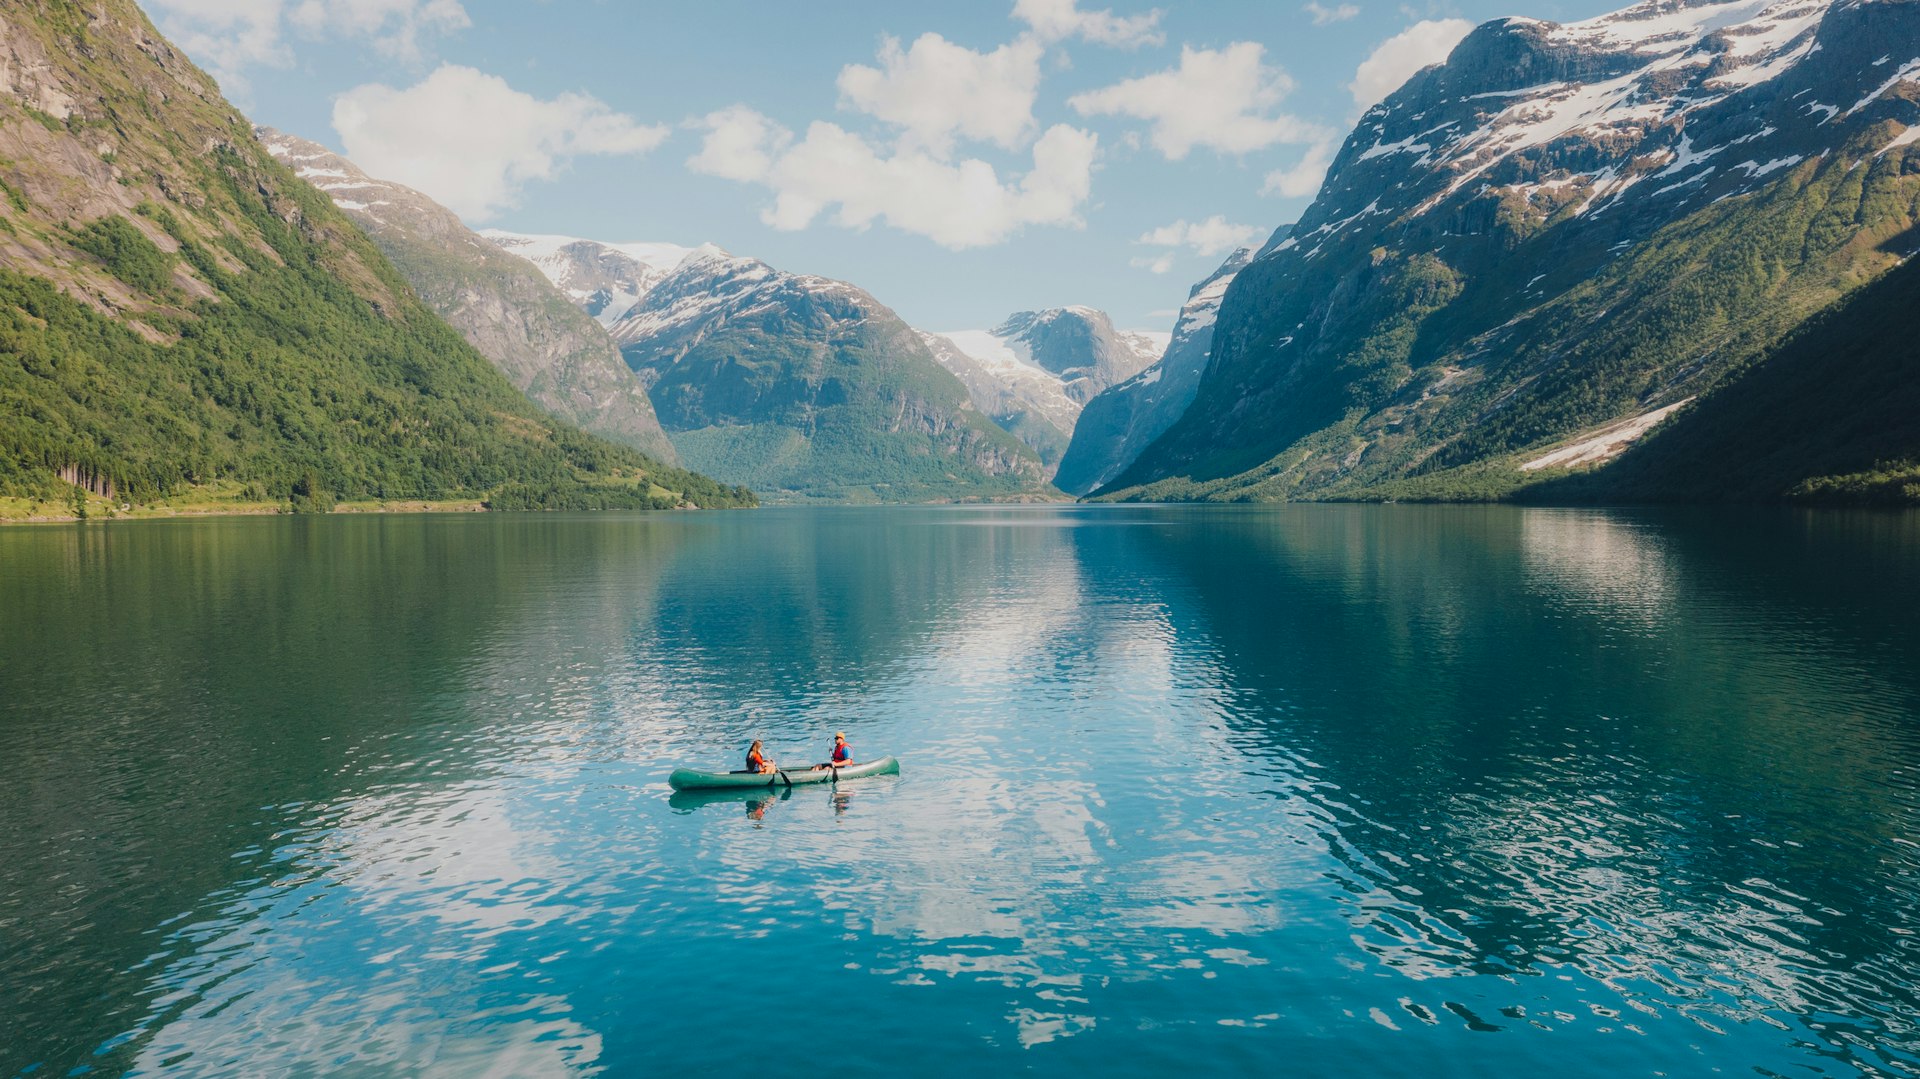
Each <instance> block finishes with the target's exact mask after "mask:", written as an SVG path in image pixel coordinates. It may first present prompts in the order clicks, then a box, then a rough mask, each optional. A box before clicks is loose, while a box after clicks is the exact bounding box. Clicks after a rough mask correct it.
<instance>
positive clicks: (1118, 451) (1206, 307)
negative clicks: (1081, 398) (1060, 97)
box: [1053, 226, 1290, 495]
mask: <svg viewBox="0 0 1920 1079" xmlns="http://www.w3.org/2000/svg"><path fill="white" fill-rule="evenodd" d="M1288 228H1290V226H1283V227H1282V228H1281V229H1280V231H1279V232H1278V233H1276V234H1275V235H1276V237H1279V238H1284V236H1285V234H1286V232H1287V230H1288ZM1275 242H1278V239H1276V241H1275ZM1252 260H1253V250H1252V249H1251V248H1245V247H1243V248H1241V249H1240V250H1238V251H1235V252H1234V253H1233V254H1231V255H1229V256H1227V261H1226V262H1224V263H1222V264H1221V265H1220V268H1219V269H1217V270H1215V271H1213V273H1212V274H1211V275H1210V276H1208V277H1207V279H1206V280H1204V281H1202V282H1200V283H1199V284H1197V285H1195V286H1193V290H1192V291H1191V292H1189V293H1188V294H1187V302H1186V305H1185V306H1184V307H1182V308H1181V309H1180V317H1179V319H1178V321H1176V322H1175V323H1174V326H1173V338H1172V340H1171V341H1170V342H1169V343H1168V344H1167V346H1166V349H1165V354H1164V355H1163V356H1162V357H1161V358H1160V361H1159V362H1158V363H1156V364H1154V365H1153V366H1151V367H1148V368H1147V369H1146V370H1144V371H1142V372H1140V373H1139V374H1137V375H1134V376H1133V377H1132V378H1129V379H1127V380H1126V381H1124V382H1121V383H1118V384H1116V385H1113V386H1110V387H1108V388H1107V389H1105V390H1103V391H1101V392H1100V394H1099V395H1098V396H1096V397H1094V398H1093V400H1091V401H1088V402H1087V407H1086V408H1085V409H1084V410H1082V411H1081V413H1080V421H1079V423H1078V424H1077V425H1075V427H1074V428H1073V441H1072V442H1071V444H1070V445H1068V447H1067V450H1066V453H1065V455H1064V456H1062V457H1061V458H1060V466H1059V469H1058V471H1057V472H1056V473H1055V474H1054V477H1053V482H1054V485H1055V486H1057V487H1059V488H1060V489H1061V490H1062V491H1065V492H1067V493H1068V494H1073V495H1084V494H1087V493H1089V492H1091V491H1093V490H1095V489H1097V488H1099V487H1101V486H1102V485H1104V484H1106V483H1107V482H1108V481H1110V480H1112V479H1113V478H1114V477H1115V476H1118V475H1119V474H1120V473H1121V472H1122V471H1124V470H1125V469H1126V467H1127V466H1128V465H1130V464H1132V463H1133V462H1134V460H1135V459H1136V458H1138V457H1139V456H1140V454H1141V452H1142V451H1144V450H1145V449H1146V448H1147V446H1149V445H1150V444H1152V442H1153V440H1154V439H1156V438H1159V437H1160V436H1161V435H1162V434H1164V433H1166V430H1167V428H1169V427H1171V426H1173V424H1174V421H1175V420H1178V419H1179V418H1180V416H1181V414H1182V413H1184V412H1186V410H1187V406H1188V405H1190V404H1192V403H1193V396H1194V394H1195V393H1196V392H1197V391H1198V390H1199V389H1200V378H1201V376H1202V375H1203V374H1204V373H1205V372H1206V369H1207V360H1208V358H1209V357H1211V356H1212V354H1213V327H1214V323H1215V321H1216V319H1217V318H1218V317H1219V314H1220V301H1221V300H1222V299H1223V298H1224V297H1225V296H1226V294H1227V286H1229V285H1231V284H1232V283H1233V279H1234V278H1235V277H1236V276H1238V275H1239V273H1240V271H1241V270H1243V269H1245V268H1246V266H1247V263H1249V262H1251V261H1252Z"/></svg>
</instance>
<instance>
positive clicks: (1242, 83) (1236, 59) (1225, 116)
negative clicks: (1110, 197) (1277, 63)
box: [1067, 41, 1326, 161]
mask: <svg viewBox="0 0 1920 1079" xmlns="http://www.w3.org/2000/svg"><path fill="white" fill-rule="evenodd" d="M1265 53H1266V50H1265V49H1264V48H1263V47H1262V46H1261V45H1259V44H1258V43H1256V42H1252V41H1240V42H1235V43H1234V44H1232V45H1229V46H1227V47H1226V48H1224V49H1219V50H1213V49H1196V48H1193V47H1192V46H1190V45H1189V46H1182V47H1181V49H1180V66H1179V67H1178V68H1174V69H1171V70H1168V71H1161V72H1157V73H1155V74H1152V75H1145V76H1142V77H1141V78H1137V79H1129V80H1127V81H1126V82H1121V83H1116V84H1114V85H1112V86H1109V87H1106V88H1104V89H1100V90H1094V91H1090V92H1088V93H1084V94H1075V95H1074V96H1073V97H1071V98H1069V99H1068V101H1067V103H1068V104H1069V105H1071V106H1073V108H1074V110H1075V111H1076V112H1078V113H1080V115H1082V116H1131V117H1134V118H1135V119H1139V120H1145V121H1147V122H1148V123H1149V124H1150V125H1151V128H1152V139H1153V145H1154V147H1155V148H1156V149H1158V150H1159V151H1160V152H1161V153H1162V154H1163V155H1165V156H1166V157H1167V158H1168V159H1169V160H1172V161H1178V160H1180V159H1181V158H1184V157H1186V156H1187V153H1188V152H1189V151H1191V150H1192V149H1193V148H1194V147H1196V146H1204V147H1207V148H1210V149H1213V150H1218V151H1220V152H1222V153H1230V154H1243V153H1247V152H1249V151H1252V150H1260V149H1264V148H1266V147H1268V146H1272V145H1274V144H1275V143H1281V142H1311V141H1314V140H1316V139H1321V138H1324V137H1326V133H1325V131H1324V130H1323V129H1321V128H1320V126H1319V125H1317V124H1314V123H1311V122H1309V121H1306V120H1302V119H1300V118H1299V117H1296V116H1289V115H1287V114H1284V113H1280V114H1274V113H1273V112H1272V109H1273V108H1274V106H1276V105H1278V104H1279V103H1280V99H1281V98H1283V97H1285V96H1286V95H1287V93H1288V91H1290V90H1292V89H1293V80H1292V79H1290V78H1288V77H1287V74H1286V72H1284V71H1281V70H1280V69H1279V68H1274V67H1268V66H1267V64H1266V63H1265V62H1264V60H1263V57H1264V56H1265Z"/></svg>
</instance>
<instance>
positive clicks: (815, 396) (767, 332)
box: [609, 244, 1045, 501]
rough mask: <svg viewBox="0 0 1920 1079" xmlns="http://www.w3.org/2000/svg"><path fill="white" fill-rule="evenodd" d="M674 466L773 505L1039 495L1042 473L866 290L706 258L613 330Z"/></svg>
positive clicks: (651, 294)
mask: <svg viewBox="0 0 1920 1079" xmlns="http://www.w3.org/2000/svg"><path fill="white" fill-rule="evenodd" d="M609 329H610V330H611V332H612V333H613V336H614V338H615V340H617V341H618V342H619V343H620V347H621V352H622V354H623V355H624V356H625V358H626V361H627V363H628V364H629V365H630V366H631V367H633V369H634V370H635V371H637V372H639V373H640V375H641V377H642V378H643V379H645V380H646V381H647V384H648V386H649V389H650V392H651V395H652V397H653V401H654V405H655V407H656V408H657V409H658V410H659V413H660V417H661V421H662V422H663V423H664V424H665V425H666V427H667V429H668V430H669V431H672V432H674V441H675V444H676V445H677V446H679V448H680V450H681V454H682V456H683V458H684V459H685V460H687V461H688V462H690V463H695V465H694V466H695V467H698V468H701V469H703V470H705V471H707V472H709V474H711V475H714V476H718V477H725V478H727V479H728V480H729V481H730V482H736V483H746V484H748V485H750V486H752V487H754V488H755V489H756V490H757V491H761V492H763V493H766V494H770V495H772V496H774V497H782V496H785V497H789V498H821V499H831V500H838V501H876V500H877V501H930V500H945V499H953V498H982V497H1007V496H1030V495H1038V494H1042V493H1043V492H1044V489H1045V488H1044V482H1043V476H1042V470H1041V465H1040V462H1039V460H1038V459H1037V458H1036V457H1035V456H1034V454H1033V452H1032V451H1031V450H1029V449H1027V448H1026V447H1025V446H1023V445H1022V444H1021V443H1020V442H1018V441H1017V440H1015V439H1014V438H1013V437H1012V436H1010V435H1008V434H1007V433H1006V432H1005V431H1002V430H1001V429H1000V428H998V427H996V426H994V424H993V423H992V422H991V421H990V420H989V419H988V418H987V417H985V416H984V415H982V414H981V413H980V411H979V410H978V409H976V408H974V407H973V405H972V404H971V403H970V402H969V401H968V399H967V391H966V388H965V387H964V386H962V385H961V383H960V382H959V380H958V379H956V378H955V377H954V376H953V375H951V374H949V373H947V372H946V371H945V370H943V369H942V368H941V367H940V365H939V364H938V363H937V362H935V360H934V358H933V356H932V354H931V353H930V352H929V351H928V349H927V345H926V343H925V342H924V341H923V340H922V339H921V337H920V335H919V334H917V333H916V332H915V331H913V330H912V329H911V328H910V327H908V326H907V325H906V323H904V322H902V321H901V320H900V318H899V317H898V316H897V315H895V314H894V313H893V312H892V311H891V310H889V309H888V308H887V307H886V306H885V305H883V304H881V303H880V302H879V301H878V300H876V299H874V298H873V297H872V296H871V295H869V294H868V293H866V292H865V291H864V290H862V289H860V288H857V287H855V286H853V285H850V284H848V283H846V282H844V281H835V280H832V279H830V278H825V277H816V276H812V275H807V274H795V273H788V272H785V271H782V270H778V269H775V268H774V267H772V266H769V265H767V264H766V263H764V262H761V261H760V260H758V259H753V258H742V257H738V256H734V255H731V254H728V253H727V252H725V251H723V250H721V249H720V248H718V247H714V246H712V245H710V244H709V245H704V246H702V247H700V248H697V249H694V250H693V251H691V252H690V253H688V254H687V255H686V256H685V257H684V258H683V259H681V260H680V262H679V263H678V264H677V265H676V266H674V268H673V269H672V271H671V272H669V273H667V274H665V275H664V276H662V277H661V278H659V279H658V280H657V281H654V282H653V283H652V284H651V285H650V286H649V287H648V288H647V289H646V290H645V292H644V293H643V294H642V295H641V296H640V299H639V300H638V301H637V302H636V303H635V304H633V306H631V307H630V308H628V310H627V311H626V312H625V313H624V314H622V315H621V316H620V318H619V319H617V320H616V321H614V322H613V323H612V325H611V326H610V327H609Z"/></svg>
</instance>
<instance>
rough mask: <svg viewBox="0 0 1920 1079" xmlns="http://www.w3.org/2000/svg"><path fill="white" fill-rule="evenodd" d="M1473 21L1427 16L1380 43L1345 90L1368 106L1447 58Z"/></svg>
mask: <svg viewBox="0 0 1920 1079" xmlns="http://www.w3.org/2000/svg"><path fill="white" fill-rule="evenodd" d="M1472 29H1473V24H1472V23H1470V22H1468V21H1467V20H1465V19H1426V20H1423V21H1421V22H1417V23H1414V24H1413V25H1412V26H1409V27H1407V28H1406V29H1405V30H1402V31H1400V32H1399V33H1397V34H1395V35H1393V36H1392V37H1390V38H1388V39H1387V40H1385V41H1383V42H1381V43H1380V47H1379V48H1377V49H1374V50H1373V54H1372V55H1371V56H1368V57H1367V58H1366V59H1365V60H1362V61H1361V62H1360V67H1359V68H1358V69H1357V70H1356V71H1354V73H1353V81H1352V82H1350V83H1348V84H1347V89H1348V90H1350V91H1352V92H1353V100H1354V102H1355V103H1356V104H1358V105H1359V106H1360V107H1361V108H1363V109H1364V108H1369V107H1371V106H1373V105H1374V104H1377V103H1378V102H1380V101H1381V100H1383V99H1384V98H1385V97H1386V96H1387V95H1388V94H1391V93H1393V92H1394V91H1395V90H1398V89H1400V86H1401V84H1402V83H1405V82H1406V81H1407V79H1408V78H1410V77H1412V75H1413V73H1414V72H1416V71H1419V70H1420V69H1421V68H1423V67H1426V66H1427V65H1429V64H1437V63H1439V62H1441V61H1442V60H1445V59H1446V58H1447V54H1448V53H1450V52H1452V51H1453V47H1454V46H1455V45H1458V44H1460V39H1461V38H1463V37H1466V36H1467V33H1468V31H1470V30H1472Z"/></svg>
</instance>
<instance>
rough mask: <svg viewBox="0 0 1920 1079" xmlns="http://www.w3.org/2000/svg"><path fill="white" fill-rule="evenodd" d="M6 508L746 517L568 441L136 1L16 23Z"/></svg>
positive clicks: (8, 47)
mask: <svg viewBox="0 0 1920 1079" xmlns="http://www.w3.org/2000/svg"><path fill="white" fill-rule="evenodd" d="M0 193H3V194H4V198H3V199H0V296H3V299H0V353H4V354H5V355H6V356H7V357H8V358H7V360H5V361H4V362H0V493H5V494H12V495H19V496H23V497H26V498H31V499H47V498H53V499H58V498H60V497H61V492H62V491H68V492H71V491H75V490H76V489H77V488H79V487H84V488H85V489H87V490H89V491H92V492H94V493H95V494H97V495H105V496H110V497H111V498H112V499H113V500H114V501H116V502H121V503H126V502H143V501H146V500H150V499H153V498H156V497H159V496H161V495H164V494H167V493H170V492H176V491H179V490H182V489H183V488H186V487H189V486H198V487H201V488H203V489H205V490H207V491H209V492H211V493H213V494H218V495H222V496H225V497H241V498H253V499H281V500H291V501H293V502H294V503H295V504H296V505H302V506H312V507H320V506H324V505H325V504H326V503H327V502H328V500H329V499H330V498H332V497H345V498H381V499H420V498H485V499H488V500H490V501H491V502H493V504H495V505H498V506H521V505H549V506H553V505H574V506H603V505H629V506H647V505H674V504H681V503H686V502H697V503H701V504H709V505H712V504H736V503H741V502H747V501H750V500H751V496H750V495H748V494H747V493H746V492H744V491H739V490H735V489H731V488H722V487H721V486H719V485H716V484H714V483H712V482H711V481H708V480H706V479H704V478H703V477H699V476H694V475H690V474H688V473H684V472H680V471H678V470H676V469H672V468H668V467H666V466H662V465H660V464H659V463H658V462H655V461H652V460H651V459H649V458H647V457H645V456H644V455H642V454H639V453H637V452H635V451H633V450H631V449H628V448H625V447H620V446H615V445H613V444H611V443H608V442H605V441H603V440H600V439H598V438H594V437H592V436H589V435H586V434H583V433H582V432H580V431H578V430H576V429H574V428H572V427H570V426H568V425H565V424H562V423H558V422H556V421H554V420H553V419H552V418H551V417H549V416H547V415H546V414H545V413H543V412H541V411H540V410H539V409H538V408H536V407H535V406H534V405H533V404H532V403H531V402H529V401H528V400H527V399H526V398H525V397H523V396H521V395H520V394H519V393H518V392H517V391H515V390H514V388H513V387H512V386H511V385H509V384H508V383H507V381H506V380H505V379H504V378H503V377H502V376H501V375H500V373H499V372H498V371H496V370H494V369H493V367H492V366H490V365H489V364H488V363H487V362H486V360H485V359H484V358H482V357H481V356H480V355H479V354H478V353H476V352H475V351H474V350H473V349H472V348H471V347H470V346H469V345H467V344H466V342H464V341H463V340H461V339H460V337H459V335H458V334H456V333H455V332H454V331H453V330H452V329H451V328H450V327H448V326H447V324H446V323H445V322H443V321H441V320H440V319H439V318H438V317H436V316H435V315H434V314H433V313H432V312H430V311H429V310H427V309H426V307H425V306H423V305H422V304H421V302H420V301H419V299H418V298H416V297H415V296H414V294H413V293H412V291H411V290H410V289H409V288H408V286H407V284H406V282H405V281H404V280H403V279H402V278H401V276H400V275H399V274H398V273H397V272H396V271H395V270H394V268H393V267H392V265H390V264H389V263H388V262H387V260H386V259H385V258H384V257H383V256H382V255H381V254H380V252H379V251H378V250H377V249H376V248H375V247H374V246H373V245H372V243H371V242H370V241H369V240H368V239H367V238H366V236H365V235H363V234H362V233H361V232H360V230H359V229H357V228H356V227H355V226H354V225H353V223H352V222H351V221H349V220H348V219H347V218H346V217H345V215H344V214H343V213H342V212H341V211H340V210H339V209H337V208H336V207H335V206H334V205H333V204H332V203H331V202H329V201H328V200H327V199H326V198H325V197H324V196H323V195H321V194H320V193H319V192H318V191H316V190H315V189H314V188H312V187H311V186H309V185H308V184H306V183H305V182H304V181H301V180H300V179H298V178H297V177H295V176H294V175H293V173H292V172H290V171H289V170H287V169H286V168H285V167H284V166H281V165H279V164H278V163H276V162H275V161H274V160H273V159H272V157H271V155H269V154H268V153H267V151H266V150H265V148H263V147H262V146H261V145H260V144H259V143H258V142H256V141H255V140H254V138H253V133H252V129H251V127H250V125H248V124H247V123H246V121H245V120H244V119H243V118H242V117H241V116H239V114H237V113H236V112H235V111H234V110H233V108H232V107H231V106H230V105H228V104H227V103H226V102H225V101H224V100H223V99H222V98H221V97H220V94H219V92H218V90H217V89H216V88H215V87H214V85H213V83H212V81H211V80H210V79H208V78H207V77H206V76H205V75H204V74H202V73H201V72H200V71H199V70H198V69H196V68H195V67H194V66H193V65H192V64H191V63H189V62H188V61H187V60H186V58H185V57H183V56H182V55H180V53H178V52H177V51H176V50H175V49H174V48H173V47H172V46H171V45H170V44H168V43H167V42H166V41H165V39H163V38H162V37H161V36H160V35H159V34H158V32H156V31H155V30H154V28H153V26H152V24H151V23H149V22H148V21H147V19H146V17H145V16H144V15H142V14H141V13H140V11H139V10H138V9H137V8H136V7H135V6H134V5H133V4H132V3H131V2H129V0H98V2H95V3H91V4H88V5H85V6H84V7H82V6H80V5H76V4H71V3H66V2H59V0H44V2H32V0H7V2H5V3H3V4H0Z"/></svg>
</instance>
